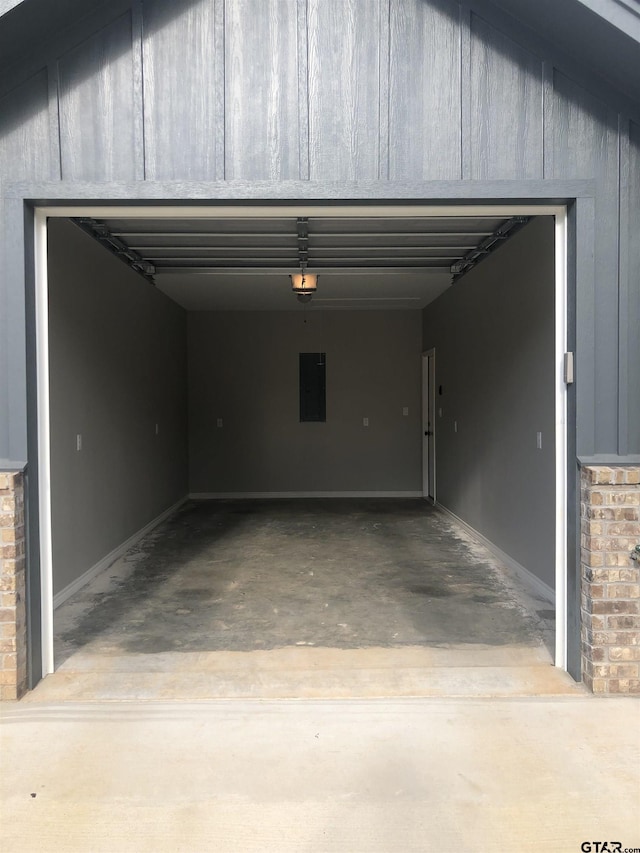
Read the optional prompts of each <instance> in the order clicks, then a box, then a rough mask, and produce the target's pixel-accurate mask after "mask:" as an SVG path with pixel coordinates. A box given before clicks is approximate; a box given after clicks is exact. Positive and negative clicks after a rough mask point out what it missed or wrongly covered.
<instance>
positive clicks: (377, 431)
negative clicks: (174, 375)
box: [189, 297, 422, 493]
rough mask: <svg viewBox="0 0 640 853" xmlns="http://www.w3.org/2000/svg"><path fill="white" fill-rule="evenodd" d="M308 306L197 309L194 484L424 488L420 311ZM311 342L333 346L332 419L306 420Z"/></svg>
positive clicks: (226, 488)
mask: <svg viewBox="0 0 640 853" xmlns="http://www.w3.org/2000/svg"><path fill="white" fill-rule="evenodd" d="M292 298H293V297H292ZM306 317H307V321H306V323H305V322H304V319H303V315H302V313H301V312H295V311H291V312H289V311H287V312H244V311H243V312H228V313H213V312H201V313H191V314H189V398H190V406H189V431H190V459H189V462H190V465H189V469H190V474H189V482H190V491H191V492H197V493H198V492H235V491H240V492H261V491H266V492H274V491H275V492H279V491H418V490H420V489H421V487H422V486H421V484H422V479H421V464H422V463H421V437H420V404H421V402H420V401H421V397H420V395H421V390H420V352H421V349H420V347H421V313H420V311H391V312H382V311H340V312H336V311H334V312H331V311H316V310H315V309H310V310H308V311H307V312H306ZM300 352H326V354H327V368H326V370H327V373H326V377H327V421H326V423H300V422H299V399H298V353H300ZM405 406H408V408H409V415H408V416H407V417H405V416H403V407H405ZM364 417H368V418H369V426H368V427H364V426H363V424H362V419H363V418H364ZM218 418H222V419H223V427H222V428H221V429H220V428H218V427H217V426H216V422H217V419H218Z"/></svg>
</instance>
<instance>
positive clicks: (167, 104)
mask: <svg viewBox="0 0 640 853" xmlns="http://www.w3.org/2000/svg"><path fill="white" fill-rule="evenodd" d="M143 12H144V17H143V41H142V64H143V80H144V105H143V109H144V156H145V168H144V174H145V177H146V178H147V179H148V180H151V181H163V180H169V181H171V180H183V181H213V180H216V178H217V177H218V174H219V171H220V172H222V171H223V164H222V163H220V162H219V159H218V158H219V151H218V146H217V145H216V139H217V134H218V132H219V131H221V130H222V128H223V122H224V115H223V111H222V109H221V102H222V97H223V95H222V93H221V92H220V89H219V85H218V80H217V77H218V75H217V73H216V72H217V59H219V58H220V55H219V52H220V50H221V48H222V44H221V39H220V36H219V33H218V27H217V23H218V20H217V14H216V12H217V6H216V3H214V2H204V3H203V2H200V3H194V2H193V0H171V2H167V0H145V3H144V5H143ZM216 54H218V56H216ZM217 161H218V162H217Z"/></svg>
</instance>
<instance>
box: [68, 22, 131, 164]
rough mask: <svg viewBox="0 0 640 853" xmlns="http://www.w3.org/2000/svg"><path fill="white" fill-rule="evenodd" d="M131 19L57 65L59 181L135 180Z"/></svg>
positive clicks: (114, 25) (104, 31)
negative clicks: (60, 176) (60, 179)
mask: <svg viewBox="0 0 640 853" xmlns="http://www.w3.org/2000/svg"><path fill="white" fill-rule="evenodd" d="M133 81H134V75H133V55H132V50H131V15H123V16H122V17H121V18H118V20H117V21H114V22H113V23H112V24H111V25H110V26H108V27H105V28H104V29H102V30H100V32H98V33H96V34H95V35H94V36H92V37H91V38H88V39H87V40H86V41H85V42H83V43H82V44H81V45H79V46H78V47H76V48H75V49H74V50H71V51H69V53H67V54H65V55H64V56H62V57H61V58H60V59H59V60H58V87H59V88H58V97H59V102H60V155H61V170H62V179H63V180H71V181H76V180H91V181H94V180H95V181H127V180H134V179H135V177H136V167H135V134H134V128H135V123H134V111H135V109H136V104H135V100H134V87H133Z"/></svg>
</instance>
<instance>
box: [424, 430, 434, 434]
mask: <svg viewBox="0 0 640 853" xmlns="http://www.w3.org/2000/svg"><path fill="white" fill-rule="evenodd" d="M424 434H425V435H433V432H432V431H431V430H430V429H428V430H425V433H424Z"/></svg>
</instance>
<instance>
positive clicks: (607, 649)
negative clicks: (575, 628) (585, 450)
mask: <svg viewBox="0 0 640 853" xmlns="http://www.w3.org/2000/svg"><path fill="white" fill-rule="evenodd" d="M581 523H582V536H581V546H582V549H581V550H582V559H581V562H582V605H581V610H582V614H581V615H582V637H581V640H582V677H583V679H584V682H585V684H586V685H587V687H589V689H590V690H592V691H593V692H594V693H615V694H619V693H628V694H640V562H638V561H636V560H633V559H632V558H631V555H632V552H633V549H634V548H635V546H636V545H640V467H629V468H608V467H601V466H597V467H596V466H588V467H584V468H583V469H582V474H581Z"/></svg>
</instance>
